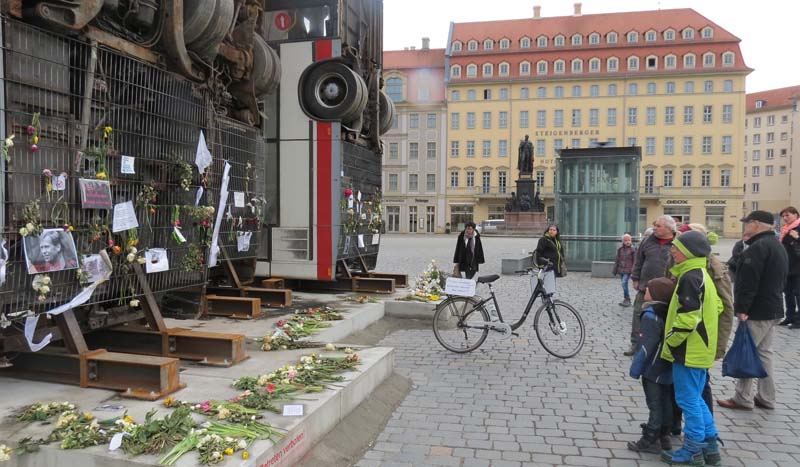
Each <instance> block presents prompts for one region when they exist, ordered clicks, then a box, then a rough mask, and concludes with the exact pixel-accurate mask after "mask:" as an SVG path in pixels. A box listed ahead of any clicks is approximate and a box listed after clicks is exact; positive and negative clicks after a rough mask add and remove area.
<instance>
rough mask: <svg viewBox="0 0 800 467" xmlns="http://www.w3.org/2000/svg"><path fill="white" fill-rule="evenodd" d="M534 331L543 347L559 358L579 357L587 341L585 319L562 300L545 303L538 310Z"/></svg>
mask: <svg viewBox="0 0 800 467" xmlns="http://www.w3.org/2000/svg"><path fill="white" fill-rule="evenodd" d="M540 320H541V321H540ZM533 329H534V330H536V337H537V338H538V339H539V343H541V344H542V347H544V349H545V350H547V351H548V352H549V353H550V354H551V355H553V356H554V357H558V358H570V357H574V356H575V355H577V354H578V352H580V351H581V348H583V342H584V340H585V339H586V329H585V328H584V326H583V318H581V315H580V314H578V311H577V310H575V308H573V307H572V305H570V304H568V303H565V302H562V301H561V300H553V301H552V302H549V301H545V303H543V304H542V306H540V307H539V309H538V310H536V316H534V318H533Z"/></svg>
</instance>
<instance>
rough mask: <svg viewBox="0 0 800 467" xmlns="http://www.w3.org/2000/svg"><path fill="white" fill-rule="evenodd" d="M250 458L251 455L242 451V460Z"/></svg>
mask: <svg viewBox="0 0 800 467" xmlns="http://www.w3.org/2000/svg"><path fill="white" fill-rule="evenodd" d="M248 457H250V453H249V452H247V451H242V459H247V458H248Z"/></svg>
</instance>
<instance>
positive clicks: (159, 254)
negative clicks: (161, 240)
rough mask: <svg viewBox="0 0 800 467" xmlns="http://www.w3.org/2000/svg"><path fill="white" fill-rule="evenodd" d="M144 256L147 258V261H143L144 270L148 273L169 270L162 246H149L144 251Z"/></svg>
mask: <svg viewBox="0 0 800 467" xmlns="http://www.w3.org/2000/svg"><path fill="white" fill-rule="evenodd" d="M144 257H145V259H146V260H147V263H145V271H147V273H148V274H150V273H153V272H163V271H169V258H167V250H165V249H163V248H150V249H149V250H147V251H145V252H144Z"/></svg>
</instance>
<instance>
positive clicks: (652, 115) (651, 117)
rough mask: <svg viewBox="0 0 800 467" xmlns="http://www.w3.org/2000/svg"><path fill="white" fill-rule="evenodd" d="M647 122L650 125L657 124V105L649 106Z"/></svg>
mask: <svg viewBox="0 0 800 467" xmlns="http://www.w3.org/2000/svg"><path fill="white" fill-rule="evenodd" d="M647 124H648V125H655V124H656V108H655V107H648V108H647Z"/></svg>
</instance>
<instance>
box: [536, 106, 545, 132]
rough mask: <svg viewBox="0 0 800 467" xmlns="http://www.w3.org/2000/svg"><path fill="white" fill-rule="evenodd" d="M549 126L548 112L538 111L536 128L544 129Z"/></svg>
mask: <svg viewBox="0 0 800 467" xmlns="http://www.w3.org/2000/svg"><path fill="white" fill-rule="evenodd" d="M546 126H547V111H546V110H537V111H536V128H544V127H546Z"/></svg>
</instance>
